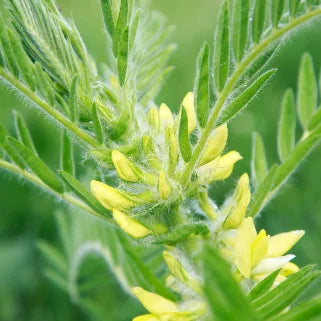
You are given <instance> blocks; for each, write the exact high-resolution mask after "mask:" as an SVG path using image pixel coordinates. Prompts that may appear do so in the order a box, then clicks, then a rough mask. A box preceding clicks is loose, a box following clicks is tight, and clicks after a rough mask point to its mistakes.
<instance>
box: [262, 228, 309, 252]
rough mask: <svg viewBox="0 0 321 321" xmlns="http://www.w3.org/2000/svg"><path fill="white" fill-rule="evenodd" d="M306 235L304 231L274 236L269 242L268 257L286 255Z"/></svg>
mask: <svg viewBox="0 0 321 321" xmlns="http://www.w3.org/2000/svg"><path fill="white" fill-rule="evenodd" d="M304 233H305V232H304V231H292V232H288V233H281V234H277V235H275V236H272V237H271V238H270V240H269V250H268V253H267V257H277V256H282V255H284V254H285V253H287V252H288V251H289V250H290V249H291V248H292V247H293V246H294V245H295V244H296V243H297V242H298V241H299V240H300V239H301V237H302V236H303V235H304Z"/></svg>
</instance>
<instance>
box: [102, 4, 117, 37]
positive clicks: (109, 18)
mask: <svg viewBox="0 0 321 321" xmlns="http://www.w3.org/2000/svg"><path fill="white" fill-rule="evenodd" d="M100 4H101V10H102V14H103V18H104V22H105V26H106V29H107V32H108V33H109V35H110V36H111V37H113V35H114V30H115V22H114V17H113V9H112V0H100Z"/></svg>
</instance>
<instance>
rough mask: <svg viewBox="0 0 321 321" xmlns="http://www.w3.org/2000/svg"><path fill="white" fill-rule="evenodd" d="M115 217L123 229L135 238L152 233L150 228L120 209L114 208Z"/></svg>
mask: <svg viewBox="0 0 321 321" xmlns="http://www.w3.org/2000/svg"><path fill="white" fill-rule="evenodd" d="M113 217H114V219H115V221H116V222H117V224H118V225H119V226H120V227H121V228H122V230H123V231H124V232H126V233H127V234H128V235H130V236H132V237H134V238H141V237H145V236H147V235H150V234H151V231H150V230H149V229H148V228H146V227H145V226H144V225H142V224H141V223H139V222H138V221H137V220H136V219H134V218H132V217H130V216H128V215H127V214H125V213H123V212H121V211H119V210H116V209H114V210H113Z"/></svg>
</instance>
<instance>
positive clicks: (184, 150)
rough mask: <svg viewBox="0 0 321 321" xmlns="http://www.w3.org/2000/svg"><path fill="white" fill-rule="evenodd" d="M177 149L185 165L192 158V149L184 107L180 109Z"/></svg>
mask: <svg viewBox="0 0 321 321" xmlns="http://www.w3.org/2000/svg"><path fill="white" fill-rule="evenodd" d="M178 141H179V148H180V151H181V154H182V157H183V159H184V161H185V163H187V162H189V160H190V159H191V156H192V149H191V144H190V140H189V134H188V117H187V112H186V109H185V107H184V106H182V108H181V119H180V124H179V134H178Z"/></svg>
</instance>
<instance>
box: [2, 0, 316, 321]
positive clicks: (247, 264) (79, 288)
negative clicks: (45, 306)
mask: <svg viewBox="0 0 321 321" xmlns="http://www.w3.org/2000/svg"><path fill="white" fill-rule="evenodd" d="M100 3H101V10H102V17H103V19H104V23H105V27H106V44H102V45H103V46H105V45H106V46H107V48H108V56H107V57H106V64H105V65H103V66H102V67H100V66H99V68H98V66H97V65H96V63H95V61H94V60H93V59H92V58H91V56H90V54H89V53H88V51H87V49H86V46H85V44H84V42H83V40H82V38H81V36H80V34H79V32H78V30H77V27H76V26H75V24H74V23H73V22H72V21H69V20H67V19H65V18H64V17H63V16H62V15H61V13H60V11H59V10H58V9H57V6H56V5H55V3H54V2H53V1H51V0H47V1H46V0H7V8H6V11H5V12H8V13H9V17H6V19H5V20H2V21H1V22H0V40H1V41H0V43H1V47H0V48H1V49H0V77H1V85H2V86H7V87H9V88H12V89H14V93H15V94H19V96H21V97H22V98H23V99H24V101H25V102H26V103H27V104H29V105H30V107H31V108H32V109H38V110H40V111H41V112H43V114H44V115H45V116H46V120H47V121H50V122H53V123H55V124H56V125H57V126H58V128H59V130H60V131H61V150H60V155H61V166H60V168H59V169H51V168H49V167H48V165H46V164H45V163H44V162H43V161H42V160H41V159H40V158H39V156H38V153H37V150H36V149H35V146H34V144H33V141H32V138H31V135H30V133H29V131H28V128H27V125H26V123H25V121H24V120H23V118H22V117H21V116H20V115H19V114H18V113H17V112H15V113H14V122H15V128H16V135H15V137H16V138H14V137H13V136H11V135H10V134H9V133H8V131H7V130H6V129H5V128H4V127H3V126H1V127H0V145H1V147H2V150H3V152H4V153H3V157H2V159H1V160H0V167H1V168H2V169H4V170H7V171H9V172H12V173H13V174H16V175H18V176H20V177H23V178H24V179H26V180H27V181H29V182H32V183H33V184H34V185H35V186H37V187H39V188H41V189H42V190H44V191H47V192H49V193H51V194H53V195H54V196H55V197H57V198H58V199H61V200H63V201H64V202H65V203H67V204H70V205H71V206H72V207H73V208H74V209H73V210H75V209H76V210H77V211H78V212H86V213H87V214H89V215H93V216H95V217H96V218H95V219H94V220H89V221H88V220H86V218H84V217H83V216H80V215H79V216H74V217H73V218H72V219H71V218H69V219H67V218H66V217H65V216H64V217H62V216H60V218H59V226H60V230H61V234H62V236H63V237H62V240H63V244H62V245H63V247H64V252H63V253H60V252H58V251H57V250H56V249H55V248H53V247H51V246H50V245H48V244H46V243H41V244H40V248H41V249H42V251H43V252H44V255H46V256H47V258H48V260H49V265H48V269H47V275H48V277H50V278H51V279H52V280H53V281H54V282H56V284H57V285H59V286H60V287H61V288H63V289H64V290H66V291H68V292H69V293H70V296H71V298H72V300H73V301H74V302H75V303H76V304H79V305H80V306H82V307H83V308H85V309H86V310H87V311H89V313H93V314H94V312H93V311H95V310H96V309H99V308H101V309H102V308H103V306H104V304H105V303H104V302H103V300H101V301H96V302H95V298H96V297H91V296H90V295H88V291H89V290H88V289H91V291H92V290H93V287H94V286H95V284H96V286H97V283H99V282H96V283H95V279H96V278H97V275H96V274H95V273H94V270H93V272H92V273H90V271H91V270H90V268H87V270H86V275H85V276H84V277H83V278H82V277H81V273H82V270H81V268H80V267H81V265H82V262H83V261H84V260H85V259H86V257H87V256H89V255H92V254H95V255H98V256H100V257H102V258H103V259H104V260H105V261H106V263H107V264H108V265H109V267H110V269H111V270H112V271H113V272H114V276H115V278H117V279H118V280H119V284H120V286H121V287H122V288H123V289H124V290H125V291H127V292H128V295H129V296H132V297H135V296H136V297H137V299H138V300H136V301H134V303H131V304H134V305H136V306H139V304H142V306H143V307H145V309H146V310H147V312H145V314H143V315H141V316H137V317H135V318H134V320H135V321H157V320H161V321H191V320H217V321H229V320H231V321H233V320H246V321H247V320H249V321H250V320H251V321H252V320H253V321H254V320H271V321H272V320H273V321H292V320H293V321H294V320H297V321H299V320H302V321H303V320H304V321H308V320H320V315H321V299H320V298H318V297H317V298H314V299H312V300H311V301H308V302H303V303H300V304H297V303H296V302H297V298H298V297H299V296H300V294H301V293H302V292H303V291H304V290H305V289H306V288H307V287H308V286H309V285H310V284H311V283H312V282H313V281H314V280H315V279H316V278H317V277H318V276H319V274H320V272H319V271H317V270H316V269H315V268H314V267H313V266H306V267H303V268H299V267H298V266H297V265H295V264H294V263H293V262H292V260H293V259H294V255H292V254H289V252H290V251H291V248H292V247H293V246H294V245H295V244H296V242H298V241H299V240H300V239H301V237H302V236H303V235H304V231H291V232H286V233H281V234H278V235H273V236H270V235H269V234H268V231H265V230H260V231H259V230H257V229H256V227H255V223H254V222H255V220H254V219H255V218H256V217H257V216H258V215H259V213H260V212H261V211H262V209H263V208H264V207H265V206H266V205H267V204H268V203H269V201H270V200H271V199H272V198H273V197H274V196H275V195H276V193H278V191H279V190H280V188H281V187H282V186H283V184H284V182H286V180H287V179H288V178H289V176H290V175H291V174H292V173H293V172H294V171H295V170H296V168H297V167H298V166H299V164H300V163H301V161H302V160H304V159H305V158H306V156H307V155H308V154H309V153H310V151H311V150H312V149H313V148H314V147H315V146H316V145H317V144H318V142H319V141H320V139H321V108H317V106H318V102H319V100H318V96H319V93H318V88H319V86H318V81H317V80H316V77H315V74H314V66H313V62H312V58H311V56H310V55H309V54H305V55H304V56H303V58H302V62H301V66H300V67H299V68H298V69H299V77H298V93H297V94H296V95H295V94H294V93H293V91H292V90H291V89H289V90H288V91H287V92H286V93H285V95H284V99H283V102H282V107H281V114H280V121H279V132H278V135H277V137H278V138H277V145H278V154H279V163H278V164H275V165H273V166H271V167H270V166H269V165H268V164H267V160H266V155H265V148H264V143H263V141H262V139H261V137H260V135H259V134H257V133H254V134H253V154H252V160H251V168H252V172H251V175H250V176H251V177H249V175H248V174H247V173H244V174H243V175H242V176H241V177H240V178H239V179H238V181H237V183H236V186H235V190H234V191H232V192H231V195H230V196H229V197H227V199H226V201H225V202H224V204H223V205H222V206H220V207H218V206H217V205H216V204H215V200H213V199H211V198H210V197H209V194H208V188H209V186H210V185H211V184H212V183H213V182H217V183H216V188H219V186H220V183H219V181H222V180H226V179H228V178H229V177H230V175H231V174H232V171H233V167H234V165H235V163H236V162H239V161H241V159H242V156H241V155H240V154H239V153H238V152H237V151H228V152H227V151H225V149H226V145H227V142H228V124H229V122H230V121H231V120H232V119H233V118H234V117H235V116H237V115H238V114H239V113H240V112H241V111H242V110H243V109H244V108H246V107H247V106H248V105H249V103H251V102H252V100H253V99H254V98H255V97H256V96H257V95H258V94H259V93H260V92H261V91H262V90H263V89H264V87H265V86H266V85H267V84H268V83H269V82H270V80H271V78H272V77H273V75H274V74H275V72H276V69H273V68H272V69H271V67H270V61H271V59H272V57H273V56H274V54H275V53H276V52H277V51H278V48H279V46H280V45H281V43H284V41H285V40H286V39H287V38H288V37H289V36H291V34H292V32H294V31H295V30H296V29H297V28H300V26H301V25H306V24H308V25H309V24H310V25H311V24H313V23H314V22H313V21H314V19H317V18H318V17H319V16H321V1H319V0H314V1H313V0H301V1H300V0H290V1H287V0H253V1H250V0H234V1H232V0H231V1H225V0H223V1H222V3H221V6H220V11H219V13H218V23H217V27H216V31H215V40H214V44H213V46H211V45H209V44H208V43H204V45H203V47H202V49H201V50H200V53H199V56H198V59H197V65H196V76H195V83H194V90H193V92H192V91H191V92H188V93H187V94H186V96H185V97H184V98H183V97H182V104H181V106H180V108H179V112H178V114H173V113H172V111H171V110H170V109H169V108H168V107H167V105H166V104H165V103H164V104H161V105H160V106H157V105H156V103H155V97H156V96H157V94H158V92H159V91H160V90H161V87H162V85H163V84H164V82H165V81H166V78H167V76H168V74H169V73H170V72H171V70H172V68H171V67H168V66H167V61H168V58H169V56H170V54H171V52H172V51H173V50H174V49H175V46H174V45H173V44H171V43H169V42H168V37H169V35H170V33H171V32H172V28H170V27H167V26H166V24H165V20H164V18H163V17H162V16H161V15H159V14H158V13H155V12H151V11H150V9H149V6H148V3H147V2H146V1H144V0H101V2H100ZM195 28H197V26H195ZM306 32H308V29H306ZM191 87H192V86H191ZM251 105H254V104H253V103H251ZM252 108H253V107H252ZM297 118H298V120H299V124H300V129H299V130H297V128H296V127H297V125H296V123H297V120H296V119H297ZM298 132H301V133H302V136H301V137H300V138H299V139H298V138H297V136H298V135H297V133H298ZM75 145H76V146H78V147H77V148H78V149H79V148H80V149H81V155H79V153H77V154H75V155H74V153H73V150H74V146H75ZM57 153H58V151H57ZM243 161H244V160H243ZM245 161H246V160H245ZM75 164H76V165H77V166H75ZM81 167H82V168H81ZM80 168H81V173H82V175H81V176H80V177H79V175H78V174H77V173H76V172H77V171H76V169H78V172H79V169H80ZM89 186H90V188H89ZM35 192H36V189H35ZM59 206H60V205H58V207H59ZM67 211H68V209H67ZM285 228H286V227H285ZM165 267H166V268H165ZM100 277H101V276H100ZM105 277H107V276H105ZM83 283H85V284H83ZM139 301H140V302H139ZM99 305H101V306H99ZM120 312H121V313H120V314H119V320H128V319H129V318H130V316H128V315H127V314H126V313H127V312H126V305H125V306H122V307H121V311H120ZM122 314H123V316H121V315H122ZM96 315H97V313H96ZM110 318H111V316H110V315H108V312H106V314H105V315H104V316H100V320H102V319H104V320H112V319H110ZM112 318H113V317H112ZM113 320H115V317H114V319H113Z"/></svg>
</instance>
